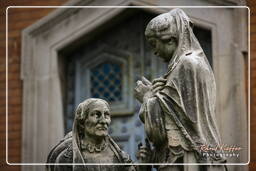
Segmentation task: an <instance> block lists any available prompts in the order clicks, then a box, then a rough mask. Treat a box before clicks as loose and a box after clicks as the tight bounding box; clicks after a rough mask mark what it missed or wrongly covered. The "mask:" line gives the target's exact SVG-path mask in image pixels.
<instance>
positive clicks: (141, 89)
mask: <svg viewBox="0 0 256 171" xmlns="http://www.w3.org/2000/svg"><path fill="white" fill-rule="evenodd" d="M152 95H153V94H152V86H151V84H144V83H143V82H142V81H140V80H139V81H137V85H136V87H135V88H134V96H135V98H136V99H137V100H139V101H140V102H141V103H142V102H143V99H145V98H149V97H151V96H152Z"/></svg>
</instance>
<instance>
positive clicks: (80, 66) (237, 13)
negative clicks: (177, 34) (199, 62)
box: [0, 0, 256, 171]
mask: <svg viewBox="0 0 256 171" xmlns="http://www.w3.org/2000/svg"><path fill="white" fill-rule="evenodd" d="M19 5H20V6H28V5H29V6H61V5H67V6H69V5H71V6H88V5H91V6H95V7H94V8H47V7H44V8H42V7H38V8H29V7H22V8H17V7H10V8H9V9H8V105H7V107H8V162H9V163H21V162H23V163H44V162H45V161H46V157H47V154H48V153H49V151H50V149H51V148H52V147H53V146H54V145H55V144H56V143H57V142H59V140H60V139H61V138H63V136H64V135H65V134H66V133H68V132H69V131H71V129H72V122H73V118H74V111H75V108H76V106H77V105H78V104H79V103H80V102H81V101H83V100H84V99H86V98H89V97H98V98H103V99H105V100H107V101H108V102H110V105H111V109H112V123H111V126H110V130H109V133H110V135H111V136H112V137H113V138H114V140H115V141H116V142H117V143H118V144H119V145H120V147H121V148H122V149H123V150H124V151H127V152H128V153H129V154H130V155H131V157H132V159H133V160H135V161H136V157H135V153H136V151H137V145H138V143H139V142H143V141H144V138H145V135H144V130H143V124H142V123H141V121H140V120H139V117H138V110H139V107H140V104H139V103H138V102H137V101H136V100H135V98H134V97H133V88H134V86H135V83H136V81H137V80H138V79H140V78H141V76H145V77H146V78H147V79H149V80H152V79H154V78H157V77H159V76H161V75H163V73H165V72H166V69H167V64H165V63H163V62H162V61H161V60H160V59H159V58H157V57H156V56H155V55H154V54H153V53H152V52H151V50H150V47H149V46H148V44H147V42H146V40H145V37H144V30H145V27H146V25H147V23H148V22H149V21H150V20H151V19H152V18H153V17H155V16H157V15H159V14H161V13H163V12H168V11H169V10H171V8H100V7H97V5H99V6H107V5H124V6H130V7H133V6H148V5H153V6H161V5H162V6H166V5H169V6H239V5H247V6H248V7H250V9H251V11H250V15H251V23H250V24H251V32H250V34H251V59H250V61H251V68H249V66H250V65H249V64H248V54H249V51H248V13H249V11H248V9H247V8H200V7H197V8H182V9H183V10H184V11H185V12H186V13H187V14H188V15H189V17H191V19H192V21H193V22H194V25H195V26H194V33H195V35H196V37H197V38H198V40H199V42H200V44H201V46H202V48H203V49H204V52H205V54H206V56H207V58H208V60H209V62H210V65H211V67H212V69H213V71H214V74H215V79H216V84H217V106H216V115H217V116H216V117H217V124H218V127H219V130H220V134H221V137H222V140H223V143H225V144H228V145H236V146H240V147H242V148H243V150H242V151H241V154H240V156H239V157H238V158H228V162H232V163H247V161H248V150H249V147H248V143H249V142H248V138H249V137H248V129H249V125H248V116H249V115H248V112H249V111H248V106H249V105H250V104H251V133H252V135H253V132H254V131H253V130H254V129H255V125H256V121H255V120H254V117H253V111H254V108H253V106H254V105H253V104H254V102H253V93H254V89H253V84H254V81H253V79H254V70H253V68H254V53H253V51H254V50H255V49H254V46H253V43H254V37H255V36H254V35H255V34H254V33H255V29H254V28H255V24H256V22H255V21H256V20H255V17H254V16H255V14H254V9H255V6H256V3H255V2H253V1H247V2H246V1H238V0H225V1H216V0H205V1H202V0H192V1H188V0H187V1H186V0H184V1H175V0H173V1H172V2H169V1H152V0H144V1H132V0H131V1H122V0H118V1H111V0H107V1H104V2H102V1H97V0H95V1H81V0H70V1H63V0H47V1H41V0H37V1H32V0H20V1H16V0H13V1H12V0H10V1H1V2H0V7H1V11H3V12H2V14H1V15H0V17H1V20H0V22H1V25H0V26H1V28H0V32H1V33H2V34H1V35H0V43H1V47H0V48H1V51H0V53H1V58H0V59H1V66H0V67H1V68H0V72H1V75H0V86H1V100H0V110H1V118H0V121H1V125H0V137H1V140H0V142H1V154H0V157H1V163H5V155H6V153H5V152H6V151H5V147H6V145H5V140H6V133H5V131H6V129H5V124H6V122H5V119H6V117H5V111H6V102H5V97H6V94H5V88H6V84H5V83H6V82H5V79H6V76H5V72H6V65H5V64H6V59H5V54H6V53H5V47H6V44H5V21H6V18H5V16H6V11H5V10H6V8H7V7H8V6H19ZM249 69H250V71H251V84H249V83H248V82H249V78H248V70H249ZM248 85H251V87H252V89H251V92H250V95H251V97H252V98H251V101H248V96H249V94H248V91H249V89H248ZM254 121H255V122H254ZM253 140H254V139H253V136H251V142H252V141H253ZM253 151H255V147H253V143H252V145H251V162H252V163H253V161H256V156H255V157H254V153H253ZM0 169H1V170H8V171H9V170H13V171H14V170H15V171H20V170H22V171H29V170H31V171H32V170H37V171H38V170H44V166H41V167H40V166H8V165H7V164H4V165H1V166H0ZM230 169H231V170H235V171H236V170H241V171H245V170H254V169H256V167H255V166H254V165H253V164H251V165H250V168H249V167H246V166H243V167H242V166H230Z"/></svg>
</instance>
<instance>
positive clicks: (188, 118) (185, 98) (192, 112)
mask: <svg viewBox="0 0 256 171" xmlns="http://www.w3.org/2000/svg"><path fill="white" fill-rule="evenodd" d="M191 26H192V22H191V20H190V19H189V17H188V16H187V15H186V14H185V13H184V12H183V11H182V10H181V9H174V10H172V11H170V12H168V13H164V14H161V15H159V16H157V17H155V18H153V19H152V20H151V21H150V22H149V23H148V25H147V27H146V31H145V36H146V39H147V41H148V42H149V44H150V45H151V47H152V49H153V51H154V52H155V54H156V55H157V56H159V57H160V58H162V59H163V60H164V61H165V62H167V63H169V65H168V71H167V73H165V74H164V75H163V76H162V77H160V78H157V79H155V80H153V82H152V83H151V82H150V81H148V80H146V79H145V78H143V79H142V80H139V81H138V82H137V86H136V88H135V96H136V98H137V99H138V100H139V101H140V102H141V103H142V104H141V109H140V117H141V119H142V121H143V122H144V124H145V125H144V126H145V131H146V134H147V136H148V138H149V140H150V141H151V142H152V144H153V145H154V150H153V151H152V152H151V153H150V154H152V157H151V158H150V159H148V162H152V163H214V164H220V163H225V159H224V158H223V157H222V155H220V153H221V151H220V150H210V151H208V155H206V154H203V151H202V150H201V147H202V146H207V147H216V146H218V145H219V144H220V143H221V142H220V135H219V133H218V129H217V124H216V119H215V98H216V85H215V79H214V75H213V71H212V69H211V67H210V65H209V63H208V61H207V58H206V56H205V53H204V52H203V50H202V48H201V46H200V44H199V42H198V40H197V39H196V37H195V35H194V33H193V31H192V27H191ZM149 152H150V150H149V151H143V150H142V151H141V153H140V154H139V155H140V156H142V157H143V156H144V157H147V156H151V155H150V154H148V153H149ZM209 153H210V154H209ZM157 168H158V170H161V171H162V170H170V171H177V170H179V171H181V170H182V171H183V170H186V171H188V170H189V171H192V170H193V171H195V170H198V171H199V170H203V171H209V170H211V171H212V170H225V169H226V168H225V166H213V165H210V166H209V165H208V166H205V165H204V166H202V165H200V166H198V165H197V166H196V165H195V166H180V165H175V166H174V165H173V166H170V165H169V166H168V165H167V166H159V167H157Z"/></svg>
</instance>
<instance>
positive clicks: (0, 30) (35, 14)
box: [0, 0, 66, 171]
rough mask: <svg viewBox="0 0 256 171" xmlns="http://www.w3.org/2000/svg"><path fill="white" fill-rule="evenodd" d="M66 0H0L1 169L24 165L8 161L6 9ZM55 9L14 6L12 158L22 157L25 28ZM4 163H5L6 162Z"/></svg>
mask: <svg viewBox="0 0 256 171" xmlns="http://www.w3.org/2000/svg"><path fill="white" fill-rule="evenodd" d="M65 2H66V0H1V1H0V11H1V13H0V152H1V153H0V170H3V171H19V170H20V166H8V165H7V164H5V140H6V138H5V136H6V135H5V124H6V123H5V119H6V118H5V110H6V108H5V105H6V103H5V97H6V95H5V88H6V86H5V83H6V81H5V79H6V77H5V72H6V66H5V63H6V59H5V47H6V45H5V15H6V13H5V9H6V7H7V6H19V5H20V6H26V5H30V6H44V5H48V6H49V5H52V6H55V5H56V6H58V5H62V4H63V3H65ZM52 10H53V9H49V8H48V9H28V8H27V9H24V8H23V9H10V10H9V12H8V13H9V15H8V16H9V19H8V21H9V24H8V25H9V29H8V31H9V34H8V37H9V38H8V41H9V43H8V52H9V54H8V83H9V85H8V89H9V93H8V98H9V103H8V109H9V111H8V117H9V119H8V120H9V122H8V124H9V130H8V132H9V136H8V141H9V143H8V144H9V148H8V149H9V157H8V161H9V162H20V161H21V128H22V127H21V123H22V81H21V79H20V62H21V59H20V56H21V31H22V30H23V29H24V28H26V27H28V26H29V25H31V24H33V23H34V22H35V21H37V20H38V19H40V18H42V17H44V16H46V15H47V14H48V13H49V12H51V11H52ZM3 164H4V165H3Z"/></svg>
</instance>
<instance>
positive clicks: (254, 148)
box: [247, 0, 256, 171]
mask: <svg viewBox="0 0 256 171" xmlns="http://www.w3.org/2000/svg"><path fill="white" fill-rule="evenodd" d="M247 5H248V6H249V7H250V9H251V23H250V24H251V33H250V34H251V59H250V60H251V68H250V71H251V78H250V79H251V85H250V86H251V92H250V93H251V94H250V95H251V163H250V171H254V170H256V145H255V143H256V117H255V113H256V100H255V98H254V97H255V96H256V11H255V10H256V1H255V0H249V1H248V2H247Z"/></svg>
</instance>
